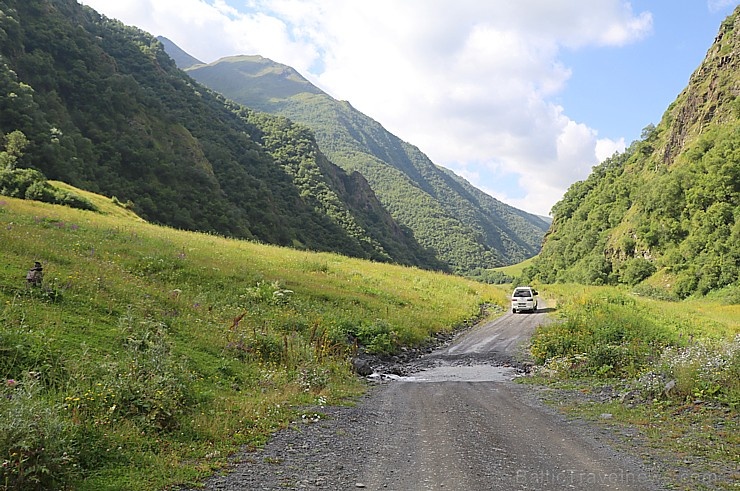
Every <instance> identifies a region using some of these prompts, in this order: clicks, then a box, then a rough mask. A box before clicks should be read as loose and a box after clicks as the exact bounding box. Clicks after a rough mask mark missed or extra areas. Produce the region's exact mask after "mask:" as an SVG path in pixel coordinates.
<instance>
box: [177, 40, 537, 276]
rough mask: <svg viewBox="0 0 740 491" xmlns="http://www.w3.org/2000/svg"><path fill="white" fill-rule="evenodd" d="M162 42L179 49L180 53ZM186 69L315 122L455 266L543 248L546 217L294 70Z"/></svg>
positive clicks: (351, 166)
mask: <svg viewBox="0 0 740 491" xmlns="http://www.w3.org/2000/svg"><path fill="white" fill-rule="evenodd" d="M163 42H165V43H167V44H166V46H168V50H171V51H172V52H173V53H178V52H179V51H180V50H179V48H177V47H175V46H172V45H171V43H168V42H167V41H166V40H163ZM184 63H185V65H188V64H189V62H188V61H185V62H184ZM183 68H187V73H188V74H189V75H191V76H192V77H193V78H194V79H196V80H198V81H199V82H201V83H203V84H204V85H207V86H208V87H210V88H212V89H214V90H216V91H217V92H220V93H221V94H223V95H225V96H226V97H228V98H230V99H233V100H235V101H237V102H239V103H241V104H244V105H246V106H248V107H251V108H254V109H257V110H260V111H265V112H269V113H274V114H280V115H284V116H287V117H288V118H290V119H291V120H293V121H296V122H299V123H302V124H305V125H307V126H308V127H310V128H311V129H312V130H313V131H314V133H315V134H316V141H317V143H318V145H319V147H320V148H321V150H322V151H323V153H324V154H326V155H327V156H328V157H329V159H331V161H332V162H334V163H335V164H337V165H339V166H340V167H342V168H343V169H344V170H346V171H347V172H354V171H357V172H360V173H361V174H362V175H363V176H364V177H365V178H366V179H367V181H368V182H369V183H370V185H371V187H372V189H373V191H374V192H375V193H376V195H377V196H378V199H379V200H380V201H381V202H382V203H383V205H384V206H385V207H386V208H387V209H388V210H389V211H390V213H391V215H392V216H393V218H394V219H395V220H396V221H397V222H398V223H399V224H401V225H402V226H405V227H408V228H409V229H410V230H411V231H412V232H413V234H414V236H415V237H416V238H417V240H418V241H419V243H420V244H422V245H423V246H424V247H425V248H427V249H431V250H433V251H435V252H436V254H437V257H438V258H439V259H441V260H442V261H444V262H445V263H447V264H449V265H450V267H451V268H452V270H453V271H456V272H459V273H467V274H469V273H471V272H473V271H474V270H475V269H476V268H492V267H496V266H501V265H504V264H512V263H516V262H519V261H522V260H524V259H526V258H528V257H531V256H533V255H535V254H537V252H539V249H540V244H541V241H542V237H543V235H544V233H545V231H546V230H547V229H548V226H549V223H547V222H546V221H545V220H543V219H542V218H540V217H537V216H535V215H531V214H529V213H526V212H523V211H521V210H517V209H515V208H513V207H511V206H508V205H505V204H503V203H501V202H499V201H498V200H496V199H494V198H492V197H491V196H488V195H487V194H485V193H483V192H481V191H480V190H478V189H476V188H475V187H473V186H472V185H471V184H470V183H468V182H466V181H465V180H464V179H462V178H461V177H459V176H457V175H455V174H453V173H452V172H450V171H449V170H447V169H443V168H441V167H439V166H437V165H435V164H434V163H432V162H431V161H430V160H429V158H428V157H427V156H426V155H424V154H423V153H422V152H421V151H420V150H419V149H418V148H417V147H415V146H413V145H410V144H408V143H406V142H403V141H402V140H400V139H399V138H397V137H396V136H394V135H393V134H391V133H389V132H388V131H387V130H386V129H385V128H383V127H382V126H381V125H380V124H379V123H378V122H377V121H374V120H373V119H371V118H369V117H368V116H366V115H364V114H362V113H361V112H359V111H357V110H356V109H354V108H353V107H352V106H351V105H350V104H349V103H348V102H346V101H337V100H335V99H333V98H332V97H331V96H329V95H328V94H326V93H324V92H323V91H321V90H320V89H318V88H317V87H315V86H314V85H312V84H311V83H310V82H308V81H307V80H306V79H305V78H303V77H302V76H301V75H300V74H299V73H298V72H296V71H295V70H294V69H292V68H290V67H288V66H285V65H281V64H279V63H275V62H273V61H271V60H269V59H266V58H263V57H261V56H235V57H228V58H223V59H221V60H218V61H216V62H214V63H211V64H208V65H195V66H190V67H189V68H188V67H187V66H183ZM409 117H413V115H410V116H409Z"/></svg>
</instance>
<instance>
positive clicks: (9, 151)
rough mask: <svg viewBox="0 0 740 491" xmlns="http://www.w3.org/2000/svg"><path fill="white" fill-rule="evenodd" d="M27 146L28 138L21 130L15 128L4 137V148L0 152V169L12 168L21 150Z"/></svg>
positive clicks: (21, 152)
mask: <svg viewBox="0 0 740 491" xmlns="http://www.w3.org/2000/svg"><path fill="white" fill-rule="evenodd" d="M27 146H28V138H26V135H24V134H23V132H22V131H19V130H15V131H13V132H12V133H10V134H8V135H7V136H6V137H5V150H3V151H2V152H0V169H5V170H13V169H15V167H16V164H17V163H18V159H19V158H21V157H22V156H23V150H25V148H26V147H27Z"/></svg>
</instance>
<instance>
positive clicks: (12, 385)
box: [5, 378, 18, 389]
mask: <svg viewBox="0 0 740 491" xmlns="http://www.w3.org/2000/svg"><path fill="white" fill-rule="evenodd" d="M5 385H7V386H8V387H10V388H11V389H12V388H13V387H15V386H16V385H18V382H16V381H15V380H13V379H12V378H9V379H8V380H7V381H6V382H5Z"/></svg>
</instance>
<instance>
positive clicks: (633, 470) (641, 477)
mask: <svg viewBox="0 0 740 491" xmlns="http://www.w3.org/2000/svg"><path fill="white" fill-rule="evenodd" d="M546 321H547V316H546V311H545V309H543V310H540V311H539V312H537V313H534V314H510V313H509V314H505V315H504V316H502V317H500V318H498V319H496V320H494V321H491V322H488V323H483V324H480V325H478V326H475V327H473V328H472V329H470V330H468V331H466V332H465V333H463V334H462V335H460V336H458V337H457V338H456V339H455V340H454V341H453V342H452V343H451V344H450V345H448V346H447V347H445V348H441V349H439V350H437V351H434V352H432V353H430V354H428V355H426V356H424V357H423V358H422V359H420V360H417V361H416V362H415V363H414V364H413V365H412V366H413V367H415V369H417V370H418V371H416V372H415V373H413V374H411V375H410V376H406V377H381V376H376V377H375V380H376V381H377V382H376V383H375V385H373V387H371V388H370V390H369V391H368V394H367V395H366V396H364V397H363V398H362V399H361V400H360V401H359V403H358V404H357V405H356V406H354V407H341V408H337V407H331V408H323V409H321V412H323V413H324V414H326V416H327V417H326V418H322V419H321V420H320V421H318V422H313V423H305V422H296V423H295V424H294V425H292V426H291V427H290V428H288V429H286V430H284V431H281V432H279V433H277V434H276V435H275V436H274V438H273V439H271V440H270V442H269V443H268V444H267V445H266V446H265V447H264V448H263V449H261V450H259V451H256V452H251V453H244V454H242V455H240V456H239V459H238V463H237V464H235V466H234V468H233V470H232V471H231V472H230V473H228V474H227V475H224V476H217V477H213V478H212V479H210V480H208V481H207V482H206V483H204V486H205V489H207V490H226V491H236V490H250V491H251V490H285V489H328V490H347V489H370V490H386V489H388V490H398V491H409V490H444V489H451V490H471V491H475V490H481V491H482V490H499V489H501V490H555V489H558V490H560V489H589V490H599V489H605V490H652V489H664V488H663V487H662V486H661V484H660V483H659V482H656V481H654V480H653V478H654V476H655V475H656V473H655V472H651V470H650V469H648V468H645V467H643V466H642V464H641V463H640V462H638V461H637V460H634V459H632V458H630V457H628V456H626V455H624V454H620V453H619V452H617V451H616V450H614V449H613V448H611V447H610V446H609V445H608V440H609V438H608V437H606V435H605V433H604V430H599V429H597V428H595V427H591V426H589V425H588V424H587V423H585V422H579V421H570V420H567V419H565V418H564V417H563V416H561V415H559V414H558V413H557V412H556V411H554V410H552V409H549V408H548V407H546V406H545V405H543V404H542V403H541V402H540V400H539V398H538V395H537V389H535V388H532V387H528V386H526V385H520V384H516V383H514V382H512V379H513V378H514V377H515V376H516V375H517V373H518V371H519V368H521V366H522V361H523V358H522V355H521V352H522V349H523V347H524V346H525V345H526V342H527V340H528V339H529V336H530V335H531V333H532V332H533V331H534V329H535V328H536V326H537V325H539V324H541V323H543V322H546Z"/></svg>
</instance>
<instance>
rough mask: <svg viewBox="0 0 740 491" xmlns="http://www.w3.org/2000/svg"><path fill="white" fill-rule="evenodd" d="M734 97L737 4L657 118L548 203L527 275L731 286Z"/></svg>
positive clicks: (644, 285) (739, 190) (734, 271)
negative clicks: (546, 228)
mask: <svg viewBox="0 0 740 491" xmlns="http://www.w3.org/2000/svg"><path fill="white" fill-rule="evenodd" d="M739 96H740V7H738V8H737V9H736V10H735V12H734V13H733V14H732V15H730V16H729V17H728V18H727V19H726V20H725V21H724V22H723V23H722V25H721V27H720V29H719V33H718V35H717V37H716V39H715V40H714V43H713V44H712V46H711V47H710V48H709V51H708V52H707V55H706V58H705V59H704V61H703V62H702V63H701V65H700V66H699V67H698V68H697V69H696V70H695V71H694V73H693V74H692V75H691V77H690V79H689V82H688V86H687V87H686V89H685V90H684V91H683V92H681V94H679V95H678V97H677V98H676V100H675V101H674V102H673V103H672V104H671V105H670V106H669V107H668V109H667V110H666V112H665V113H664V115H663V118H662V120H661V121H660V123H659V124H658V125H657V126H652V125H651V126H648V127H647V128H645V129H644V130H643V133H642V137H641V139H640V140H639V141H636V142H634V143H633V144H632V145H631V146H630V147H629V148H628V149H627V150H626V151H625V152H623V153H621V154H616V155H614V156H613V157H611V158H609V159H607V160H605V161H604V162H602V163H601V164H600V165H598V166H596V167H594V169H593V171H592V173H591V175H589V177H588V178H587V179H586V180H584V181H582V182H578V183H575V184H574V185H573V186H571V188H570V189H569V190H568V191H567V192H566V194H565V196H564V197H563V199H562V200H561V201H560V202H559V203H557V204H556V205H555V207H554V208H553V214H554V216H553V225H552V228H551V230H550V232H549V233H548V235H547V237H546V240H545V242H544V245H543V249H542V253H541V254H540V256H539V257H538V258H537V260H536V261H534V263H533V265H532V267H531V268H530V269H529V270H528V271H526V275H527V277H528V278H529V279H539V280H540V281H543V282H546V283H551V282H557V281H561V282H567V281H575V282H582V283H592V284H616V283H626V284H631V285H638V284H639V285H638V291H643V292H646V293H650V294H655V295H661V296H665V297H668V298H683V297H686V296H689V295H692V294H696V293H698V294H705V293H708V292H710V291H712V290H716V289H720V288H724V287H727V286H730V285H738V277H739V276H740V124H739V123H740V121H739V120H740V97H739Z"/></svg>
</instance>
